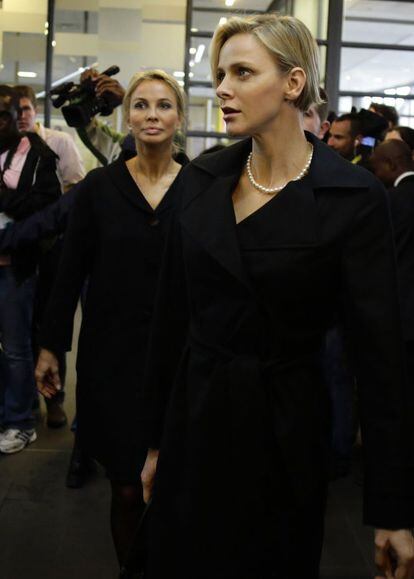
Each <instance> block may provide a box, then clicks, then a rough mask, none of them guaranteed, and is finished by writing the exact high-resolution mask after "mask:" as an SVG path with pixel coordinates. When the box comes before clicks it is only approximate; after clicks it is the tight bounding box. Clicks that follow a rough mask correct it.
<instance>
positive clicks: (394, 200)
mask: <svg viewBox="0 0 414 579" xmlns="http://www.w3.org/2000/svg"><path fill="white" fill-rule="evenodd" d="M389 195H390V204H391V217H392V222H393V227H394V236H395V246H396V251H397V265H398V278H399V282H400V296H401V311H402V321H403V329H404V337H405V339H406V340H414V175H409V176H407V177H405V178H404V179H402V181H401V182H400V183H399V184H398V186H397V187H393V188H392V189H390V191H389Z"/></svg>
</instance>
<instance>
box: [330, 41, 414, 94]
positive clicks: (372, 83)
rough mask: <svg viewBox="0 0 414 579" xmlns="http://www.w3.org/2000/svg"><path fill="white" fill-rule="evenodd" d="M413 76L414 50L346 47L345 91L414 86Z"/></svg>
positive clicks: (343, 57)
mask: <svg viewBox="0 0 414 579" xmlns="http://www.w3.org/2000/svg"><path fill="white" fill-rule="evenodd" d="M413 79H414V51H413V52H410V51H399V50H398V51H397V50H376V49H373V48H343V49H342V52H341V80H340V90H341V91H358V92H367V93H370V92H383V91H384V90H386V89H394V88H399V87H403V86H408V87H412V85H413ZM409 90H410V91H411V88H410V89H409Z"/></svg>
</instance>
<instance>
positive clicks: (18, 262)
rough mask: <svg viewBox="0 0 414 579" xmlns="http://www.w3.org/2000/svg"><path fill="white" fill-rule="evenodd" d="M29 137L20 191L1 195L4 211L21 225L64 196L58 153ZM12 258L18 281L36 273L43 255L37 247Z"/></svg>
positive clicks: (20, 180) (14, 252)
mask: <svg viewBox="0 0 414 579" xmlns="http://www.w3.org/2000/svg"><path fill="white" fill-rule="evenodd" d="M27 137H28V139H29V141H30V145H31V146H30V149H29V152H28V154H27V157H26V161H25V163H24V165H23V169H22V172H21V175H20V178H19V182H18V184H17V188H16V189H5V190H2V191H1V193H0V211H2V212H4V213H6V214H7V215H8V216H9V217H11V218H12V219H14V220H15V221H17V222H18V221H21V220H23V219H26V218H27V217H29V216H30V215H32V214H33V213H35V212H36V211H39V210H40V209H43V208H44V207H46V206H47V205H49V204H50V203H53V201H56V200H57V199H58V198H59V197H60V195H61V188H60V183H59V179H58V177H57V175H56V159H57V157H56V155H55V153H54V152H53V151H52V150H51V149H50V148H49V147H48V146H47V145H46V143H44V141H42V139H41V138H40V137H39V136H38V135H36V134H35V133H28V134H27ZM11 255H12V266H13V270H14V272H15V275H16V277H17V279H19V280H22V279H24V278H25V277H27V276H29V275H31V274H32V273H34V271H35V268H36V263H37V259H38V256H39V248H38V246H37V245H35V246H32V247H31V248H29V249H24V250H22V249H16V250H13V251H12V252H11Z"/></svg>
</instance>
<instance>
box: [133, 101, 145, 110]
mask: <svg viewBox="0 0 414 579" xmlns="http://www.w3.org/2000/svg"><path fill="white" fill-rule="evenodd" d="M135 108H136V109H144V108H145V103H143V102H138V103H135Z"/></svg>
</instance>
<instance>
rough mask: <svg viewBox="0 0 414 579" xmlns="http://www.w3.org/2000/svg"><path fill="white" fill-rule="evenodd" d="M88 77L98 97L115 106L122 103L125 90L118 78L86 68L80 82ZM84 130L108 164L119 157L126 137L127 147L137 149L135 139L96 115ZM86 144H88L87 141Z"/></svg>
mask: <svg viewBox="0 0 414 579" xmlns="http://www.w3.org/2000/svg"><path fill="white" fill-rule="evenodd" d="M88 78H90V79H92V80H93V82H94V85H95V94H96V96H97V97H98V98H102V99H104V100H108V101H109V102H110V103H111V105H113V107H114V108H115V107H118V106H120V105H121V104H122V101H123V100H124V95H125V90H124V88H123V87H122V85H121V84H120V83H119V82H118V81H117V80H116V79H114V78H112V77H110V76H108V75H106V74H99V72H98V71H97V70H96V69H95V68H90V69H88V70H85V71H84V72H83V73H82V74H81V77H80V82H81V83H82V82H84V81H85V80H87V79H88ZM83 130H84V131H85V133H86V135H87V138H88V139H89V141H90V142H91V143H92V145H93V146H94V147H95V148H96V149H97V150H98V151H99V152H100V153H101V155H103V156H104V157H105V158H106V159H107V162H108V164H109V163H112V161H115V159H117V158H118V157H119V155H120V153H121V151H122V149H123V146H122V145H123V143H124V141H125V140H126V139H127V144H128V143H129V147H128V146H127V149H131V150H134V149H135V143H134V141H133V139H131V141H130V140H129V139H128V135H124V134H122V133H118V132H117V131H115V130H113V129H111V128H110V127H108V125H105V124H104V123H101V122H99V121H98V120H97V119H96V117H93V118H92V120H91V122H90V123H89V124H88V125H87V126H86V127H85V128H84V129H83ZM78 132H79V129H78ZM81 137H82V135H81ZM85 144H86V145H87V143H85Z"/></svg>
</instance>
